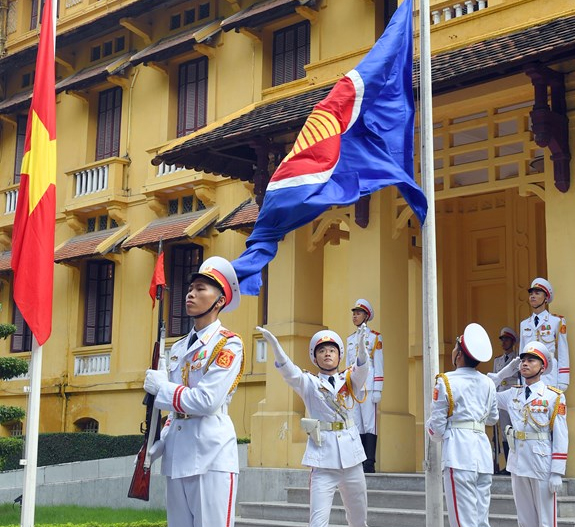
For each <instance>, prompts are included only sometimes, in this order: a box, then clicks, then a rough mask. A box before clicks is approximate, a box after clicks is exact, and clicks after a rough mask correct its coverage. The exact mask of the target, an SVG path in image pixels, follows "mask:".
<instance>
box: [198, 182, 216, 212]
mask: <svg viewBox="0 0 575 527" xmlns="http://www.w3.org/2000/svg"><path fill="white" fill-rule="evenodd" d="M194 192H195V193H196V196H197V197H198V199H200V200H201V201H202V203H203V204H204V205H206V206H207V207H211V206H212V205H215V204H216V189H215V187H214V185H208V184H206V183H204V184H202V185H198V186H196V185H194Z"/></svg>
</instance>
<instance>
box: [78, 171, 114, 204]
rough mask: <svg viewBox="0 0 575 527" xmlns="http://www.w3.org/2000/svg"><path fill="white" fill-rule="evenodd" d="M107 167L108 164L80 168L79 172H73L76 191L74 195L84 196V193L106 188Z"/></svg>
mask: <svg viewBox="0 0 575 527" xmlns="http://www.w3.org/2000/svg"><path fill="white" fill-rule="evenodd" d="M109 169H110V166H109V165H100V166H97V167H92V168H88V169H86V170H81V171H80V172H75V173H74V179H75V181H76V193H75V194H74V197H75V198H78V197H80V196H85V195H86V194H92V193H94V192H100V191H102V190H106V189H107V188H108V172H109Z"/></svg>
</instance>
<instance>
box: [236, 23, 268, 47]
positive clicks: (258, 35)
mask: <svg viewBox="0 0 575 527" xmlns="http://www.w3.org/2000/svg"><path fill="white" fill-rule="evenodd" d="M236 31H237V32H238V33H240V34H241V35H245V36H246V37H248V38H249V39H251V40H253V41H254V42H257V43H258V44H261V43H262V41H263V36H262V32H261V31H257V30H255V29H250V28H249V27H240V28H239V29H236Z"/></svg>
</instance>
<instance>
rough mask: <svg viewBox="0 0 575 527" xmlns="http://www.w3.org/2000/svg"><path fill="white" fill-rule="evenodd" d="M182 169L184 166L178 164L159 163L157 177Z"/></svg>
mask: <svg viewBox="0 0 575 527" xmlns="http://www.w3.org/2000/svg"><path fill="white" fill-rule="evenodd" d="M180 170H184V167H182V166H177V165H167V164H166V163H164V162H162V163H160V164H159V165H158V172H157V173H156V177H162V176H166V175H168V174H173V173H174V172H179V171H180Z"/></svg>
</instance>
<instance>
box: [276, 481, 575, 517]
mask: <svg viewBox="0 0 575 527" xmlns="http://www.w3.org/2000/svg"><path fill="white" fill-rule="evenodd" d="M287 501H288V503H300V504H307V505H309V489H308V488H307V487H290V488H288V489H287ZM333 503H334V505H342V501H341V496H340V494H339V492H336V493H335V496H334V499H333ZM367 504H368V507H374V508H378V509H385V508H394V509H408V510H425V492H417V491H405V490H371V489H369V490H368V491H367ZM557 506H558V509H557V512H558V515H559V517H571V516H575V498H574V497H571V496H559V498H558V499H557ZM444 507H445V504H444ZM490 511H491V513H492V514H515V502H514V501H513V496H512V495H509V494H492V495H491V507H490Z"/></svg>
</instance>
